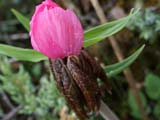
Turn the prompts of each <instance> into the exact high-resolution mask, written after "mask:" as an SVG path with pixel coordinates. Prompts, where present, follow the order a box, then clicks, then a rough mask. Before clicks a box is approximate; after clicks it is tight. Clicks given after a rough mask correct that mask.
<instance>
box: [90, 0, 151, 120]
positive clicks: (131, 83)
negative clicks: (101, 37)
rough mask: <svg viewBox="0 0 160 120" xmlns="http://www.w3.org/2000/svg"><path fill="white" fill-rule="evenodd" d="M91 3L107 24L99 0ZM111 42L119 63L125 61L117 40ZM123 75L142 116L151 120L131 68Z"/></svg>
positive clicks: (145, 119)
mask: <svg viewBox="0 0 160 120" xmlns="http://www.w3.org/2000/svg"><path fill="white" fill-rule="evenodd" d="M91 3H92V5H93V7H94V9H95V11H96V13H97V15H98V17H99V19H100V21H101V23H104V22H107V19H106V17H105V14H104V12H103V10H102V8H101V6H100V4H99V2H98V0H91ZM109 42H110V44H111V46H112V48H113V50H114V52H115V54H116V56H117V59H118V60H119V61H122V60H123V59H124V56H123V53H122V51H121V49H120V47H119V45H118V43H117V41H116V39H115V38H114V37H109ZM123 73H124V75H125V77H126V80H127V82H128V84H129V86H130V88H131V90H132V92H133V95H134V97H135V99H136V103H137V105H138V108H139V110H140V112H141V115H142V117H143V119H144V120H149V118H148V117H147V115H146V113H145V111H144V108H143V106H142V102H141V99H140V95H139V90H138V89H137V88H136V82H135V79H134V77H133V74H132V72H131V70H130V69H129V68H128V69H125V70H124V71H123Z"/></svg>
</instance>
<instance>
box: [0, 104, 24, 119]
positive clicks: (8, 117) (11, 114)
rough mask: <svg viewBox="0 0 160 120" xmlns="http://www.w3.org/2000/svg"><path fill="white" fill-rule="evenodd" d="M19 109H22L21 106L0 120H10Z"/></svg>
mask: <svg viewBox="0 0 160 120" xmlns="http://www.w3.org/2000/svg"><path fill="white" fill-rule="evenodd" d="M21 108H22V106H18V107H16V108H14V109H13V110H12V111H11V112H9V113H8V114H7V115H5V116H4V117H3V118H2V120H11V119H12V118H13V117H14V116H15V115H16V114H17V112H18V111H19V110H20V109H21Z"/></svg>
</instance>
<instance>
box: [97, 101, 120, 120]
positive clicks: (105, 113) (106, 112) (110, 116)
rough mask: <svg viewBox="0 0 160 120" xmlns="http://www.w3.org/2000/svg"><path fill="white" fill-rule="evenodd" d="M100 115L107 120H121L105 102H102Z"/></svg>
mask: <svg viewBox="0 0 160 120" xmlns="http://www.w3.org/2000/svg"><path fill="white" fill-rule="evenodd" d="M99 113H100V114H101V116H102V117H103V118H104V119H105V120H120V119H119V118H118V117H117V116H116V114H115V113H114V112H113V111H112V110H111V109H110V108H109V107H108V106H107V105H106V104H105V103H104V102H103V101H101V107H100V110H99Z"/></svg>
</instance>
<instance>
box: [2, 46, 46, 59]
mask: <svg viewBox="0 0 160 120" xmlns="http://www.w3.org/2000/svg"><path fill="white" fill-rule="evenodd" d="M0 54H2V55H7V56H9V57H14V58H16V59H18V60H24V61H30V62H39V61H41V60H46V59H47V57H46V56H44V55H42V54H41V53H39V52H37V51H35V50H31V49H24V48H18V47H12V46H9V45H3V44H0Z"/></svg>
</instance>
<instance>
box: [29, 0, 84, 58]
mask: <svg viewBox="0 0 160 120" xmlns="http://www.w3.org/2000/svg"><path fill="white" fill-rule="evenodd" d="M30 28H31V31H30V36H31V43H32V46H33V48H34V49H35V50H37V51H39V52H41V53H43V54H44V55H46V56H48V57H49V58H54V59H56V58H64V57H67V56H69V55H77V54H79V53H80V51H81V48H82V46H83V39H84V33H83V28H82V26H81V23H80V21H79V19H78V18H77V16H76V15H75V13H74V12H73V11H72V10H69V9H67V10H64V9H62V8H60V7H59V6H58V5H57V4H56V3H54V2H52V1H51V0H46V1H44V2H42V4H40V5H38V6H37V7H36V11H35V13H34V15H33V17H32V20H31V22H30Z"/></svg>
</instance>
